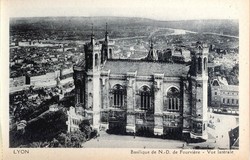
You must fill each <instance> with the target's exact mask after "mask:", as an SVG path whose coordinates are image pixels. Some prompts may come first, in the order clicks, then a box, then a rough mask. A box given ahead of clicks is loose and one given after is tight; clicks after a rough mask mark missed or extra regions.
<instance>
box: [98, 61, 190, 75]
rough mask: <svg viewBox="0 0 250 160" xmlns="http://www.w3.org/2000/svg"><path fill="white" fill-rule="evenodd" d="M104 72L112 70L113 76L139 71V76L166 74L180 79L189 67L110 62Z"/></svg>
mask: <svg viewBox="0 0 250 160" xmlns="http://www.w3.org/2000/svg"><path fill="white" fill-rule="evenodd" d="M103 70H110V73H111V74H123V75H126V74H127V72H134V71H137V75H139V76H149V75H153V74H155V73H164V76H166V77H179V76H182V75H183V74H184V75H186V74H187V73H188V70H189V67H188V66H186V65H185V64H175V63H174V64H172V63H159V62H158V63H157V62H146V61H135V60H109V61H107V62H106V64H105V66H104V68H103Z"/></svg>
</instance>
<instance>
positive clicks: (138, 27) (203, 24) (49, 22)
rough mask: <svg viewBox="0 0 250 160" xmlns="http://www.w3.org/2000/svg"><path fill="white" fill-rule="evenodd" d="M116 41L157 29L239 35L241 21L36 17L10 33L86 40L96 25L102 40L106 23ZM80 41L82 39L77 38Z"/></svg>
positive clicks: (18, 21) (15, 21) (13, 25)
mask: <svg viewBox="0 0 250 160" xmlns="http://www.w3.org/2000/svg"><path fill="white" fill-rule="evenodd" d="M106 22H107V23H108V29H109V31H110V32H111V35H112V36H113V38H116V37H129V36H144V35H149V34H150V32H151V31H152V30H153V29H154V28H156V27H167V28H176V29H185V30H190V31H195V32H213V33H223V34H226V35H233V36H238V35H239V22H238V20H181V21H158V20H152V19H147V18H129V17H34V18H11V19H10V32H11V34H13V33H14V32H30V31H33V32H34V33H37V34H38V35H43V34H44V33H45V32H48V34H57V33H58V34H62V33H64V34H66V35H67V36H69V34H68V33H65V32H73V33H72V34H73V35H72V34H70V35H71V36H73V37H74V36H80V37H81V36H83V37H85V36H87V35H89V34H90V32H91V25H92V24H94V31H95V33H96V35H97V38H99V34H103V33H104V30H105V23H106ZM78 38H79V37H78Z"/></svg>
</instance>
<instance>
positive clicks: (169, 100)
mask: <svg viewBox="0 0 250 160" xmlns="http://www.w3.org/2000/svg"><path fill="white" fill-rule="evenodd" d="M179 109H180V92H179V90H178V89H177V88H175V87H171V88H170V89H169V90H168V91H167V96H166V97H165V100H164V107H163V110H164V111H167V110H169V111H179Z"/></svg>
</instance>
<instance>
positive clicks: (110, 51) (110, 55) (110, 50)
mask: <svg viewBox="0 0 250 160" xmlns="http://www.w3.org/2000/svg"><path fill="white" fill-rule="evenodd" d="M112 54H113V53H112V49H111V48H109V58H112Z"/></svg>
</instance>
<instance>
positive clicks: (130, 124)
mask: <svg viewBox="0 0 250 160" xmlns="http://www.w3.org/2000/svg"><path fill="white" fill-rule="evenodd" d="M136 74H137V71H135V72H128V73H127V106H126V107H127V125H126V132H128V133H135V114H134V110H135V105H136V103H135V82H136Z"/></svg>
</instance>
